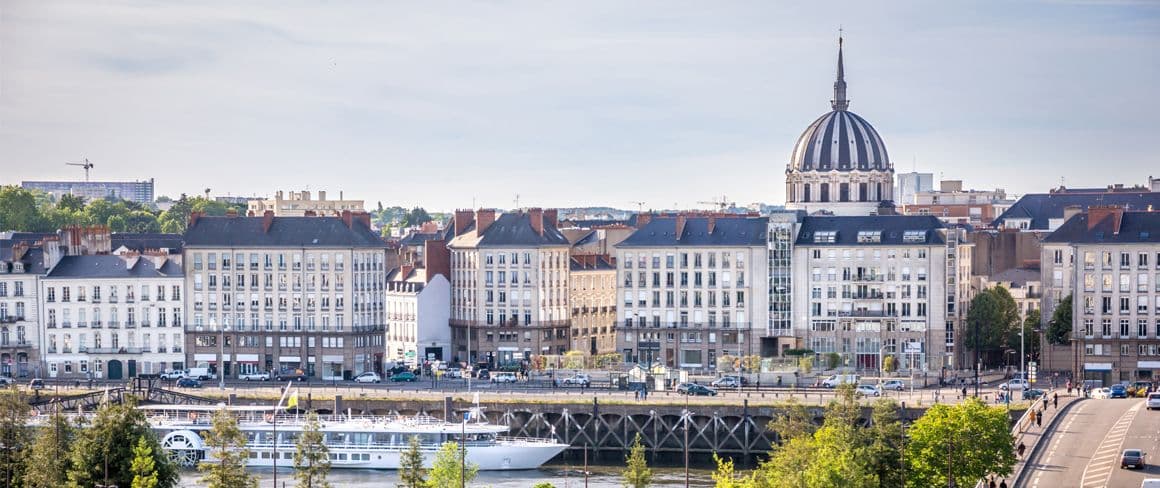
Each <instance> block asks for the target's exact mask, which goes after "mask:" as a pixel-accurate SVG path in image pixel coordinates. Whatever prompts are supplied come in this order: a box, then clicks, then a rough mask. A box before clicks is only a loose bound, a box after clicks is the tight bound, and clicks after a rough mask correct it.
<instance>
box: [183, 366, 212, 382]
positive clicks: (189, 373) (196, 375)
mask: <svg viewBox="0 0 1160 488" xmlns="http://www.w3.org/2000/svg"><path fill="white" fill-rule="evenodd" d="M181 377H182V378H193V379H195V380H202V381H205V380H209V379H213V373H210V372H209V368H189V369H187V370H185V373H184V374H182V375H181Z"/></svg>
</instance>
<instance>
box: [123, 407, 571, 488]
mask: <svg viewBox="0 0 1160 488" xmlns="http://www.w3.org/2000/svg"><path fill="white" fill-rule="evenodd" d="M279 404H281V402H279ZM139 408H141V409H142V410H144V411H145V413H146V417H147V418H148V419H149V423H150V425H151V426H152V428H153V429H154V431H156V432H157V435H158V438H159V439H161V446H162V448H164V449H166V450H167V451H168V452H169V454H170V456H171V457H172V458H173V459H174V460H175V461H177V462H178V463H179V464H181V465H185V466H193V465H196V464H197V463H199V462H201V461H203V460H207V459H209V460H212V455H211V453H210V450H209V448H208V447H207V446H206V444H205V440H204V438H205V433H206V431H208V430H210V429H211V419H212V417H213V415H214V413H215V412H216V411H218V410H220V409H223V408H224V409H226V410H227V411H228V412H230V414H232V415H234V416H235V417H236V418H237V419H238V427H239V429H240V430H241V431H242V432H243V433H244V434H245V436H246V448H247V449H249V450H250V452H249V461H248V463H247V465H248V466H265V467H278V466H283V467H292V466H293V465H294V452H295V450H296V449H297V439H298V437H299V435H300V434H301V433H302V430H303V429H304V428H305V427H306V419H305V416H304V415H297V414H287V413H284V410H283V409H282V408H280V407H268V406H228V407H227V406H217V407H215V406H190V405H149V406H141V407H139ZM472 411H473V412H475V413H478V407H477V408H475V409H472ZM468 416H469V417H475V419H476V420H475V421H469V420H467V419H464V421H463V422H459V423H456V422H447V421H443V420H440V419H436V418H434V417H430V416H427V415H418V416H385V417H384V416H358V415H351V414H349V413H348V414H334V415H321V416H319V427H320V429H319V430H320V431H321V432H322V434H323V443H324V444H325V445H326V447H327V449H328V451H329V455H330V465H331V467H332V468H360V469H398V468H399V464H400V457H401V456H402V454H403V453H404V451H406V450H407V449H408V448H409V447H410V446H409V443H410V440H411V438H412V437H415V436H418V438H419V449H420V450H421V451H422V453H423V465H424V466H425V467H430V466H431V464H432V462H434V460H435V453H436V452H437V451H438V450H439V449H440V447H442V446H443V444H444V443H445V442H456V443H459V445H461V446H465V450H466V453H465V455H466V458H467V463H468V464H469V465H470V464H474V465H477V466H478V467H479V469H480V470H484V471H495V470H520V469H535V468H538V467H540V465H542V464H544V463H546V462H548V460H550V459H552V458H553V457H555V456H556V455H557V454H559V453H560V452H561V451H563V450H564V449H566V448H567V447H568V445H567V444H561V443H559V442H556V441H555V440H554V439H542V438H523V437H507V436H505V435H504V434H506V433H507V432H508V430H509V429H508V427H505V426H501V425H492V424H488V423H486V422H484V421H483V416H482V415H468Z"/></svg>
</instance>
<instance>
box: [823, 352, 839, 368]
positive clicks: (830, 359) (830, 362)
mask: <svg viewBox="0 0 1160 488" xmlns="http://www.w3.org/2000/svg"><path fill="white" fill-rule="evenodd" d="M841 364H842V356H841V355H839V354H838V353H836V352H831V353H829V354H827V355H826V368H827V369H834V368H837V367H838V366H840V365H841Z"/></svg>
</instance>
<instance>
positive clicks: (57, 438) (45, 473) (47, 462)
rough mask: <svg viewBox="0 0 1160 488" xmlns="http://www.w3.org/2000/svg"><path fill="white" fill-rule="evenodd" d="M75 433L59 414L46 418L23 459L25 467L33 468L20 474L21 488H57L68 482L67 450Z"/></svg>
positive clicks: (74, 429)
mask: <svg viewBox="0 0 1160 488" xmlns="http://www.w3.org/2000/svg"><path fill="white" fill-rule="evenodd" d="M76 435H77V430H76V428H75V427H74V426H73V425H72V424H70V423H69V421H68V418H67V417H65V416H64V415H61V414H60V413H56V414H53V415H52V416H50V417H49V418H48V423H46V424H45V425H44V426H42V427H39V428H37V430H36V431H35V440H34V441H33V442H32V447H30V448H29V450H28V453H27V455H26V457H25V458H24V464H25V466H35V467H36V469H26V470H25V471H24V479H23V481H24V488H58V487H61V486H65V484H66V483H68V470H69V467H70V462H71V458H70V457H69V455H68V454H69V450H70V449H71V446H72V443H73V440H74V439H75V438H76Z"/></svg>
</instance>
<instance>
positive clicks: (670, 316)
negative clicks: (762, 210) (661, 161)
mask: <svg viewBox="0 0 1160 488" xmlns="http://www.w3.org/2000/svg"><path fill="white" fill-rule="evenodd" d="M637 225H638V230H637V231H636V232H634V233H633V234H632V235H631V236H629V237H628V238H627V239H625V240H623V241H621V242H620V244H618V245H617V246H616V249H617V257H616V273H617V277H618V279H617V297H618V298H620V303H619V304H618V306H617V310H616V314H617V324H618V325H617V332H618V334H617V341H618V345H617V347H618V348H619V349H620V350H621V351H622V352H623V354H624V356H625V362H636V363H639V364H654V363H660V364H663V365H666V366H669V367H677V368H683V369H694V370H696V369H702V370H703V369H710V368H714V367H716V363H717V358H719V357H722V356H724V355H726V354H729V355H735V356H736V355H752V354H758V353H759V349H758V347H759V346H758V345H757V344H756V342H757V341H756V338H757V337H758V336H760V335H763V333H764V332H765V330H766V327H767V318H766V315H765V314H766V311H767V308H768V307H767V304H766V301H767V300H768V293H767V291H766V288H765V287H766V283H767V282H768V278H767V276H766V273H767V272H768V267H767V263H766V231H767V220H766V219H765V218H762V217H758V216H748V215H744V216H738V215H729V214H677V215H663V216H652V215H648V214H641V215H638V216H637Z"/></svg>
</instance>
